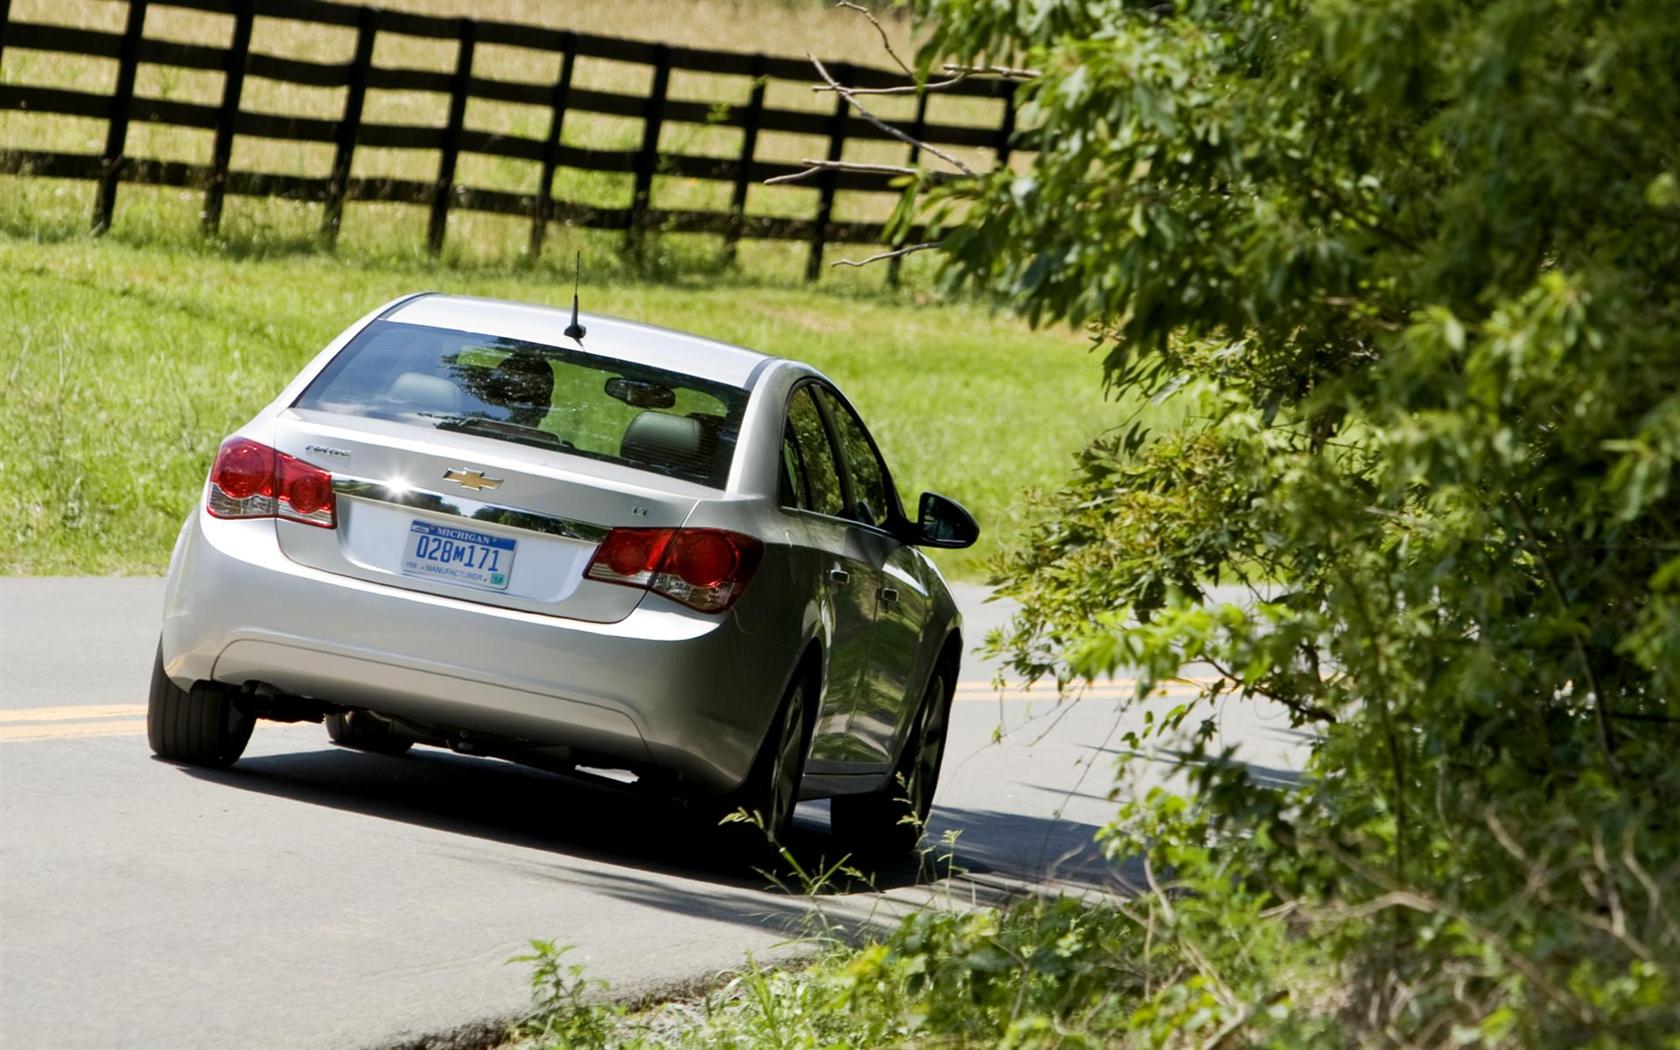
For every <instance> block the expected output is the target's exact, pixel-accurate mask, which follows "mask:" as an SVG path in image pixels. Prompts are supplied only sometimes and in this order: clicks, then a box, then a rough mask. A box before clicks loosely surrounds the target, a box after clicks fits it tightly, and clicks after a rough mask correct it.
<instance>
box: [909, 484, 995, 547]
mask: <svg viewBox="0 0 1680 1050" xmlns="http://www.w3.org/2000/svg"><path fill="white" fill-rule="evenodd" d="M979 538H980V526H979V524H978V523H977V522H975V520H974V515H972V514H970V513H969V512H968V511H966V510H964V509H963V505H962V504H960V503H958V502H957V501H956V500H952V499H946V498H945V497H944V496H941V495H940V494H939V493H937V492H924V493H922V502H921V506H920V508H919V509H918V510H917V513H916V540H915V542H916V543H917V544H919V545H920V546H923V547H946V548H951V549H957V548H961V547H972V546H974V541H975V540H977V539H979Z"/></svg>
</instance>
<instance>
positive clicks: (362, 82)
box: [321, 7, 379, 248]
mask: <svg viewBox="0 0 1680 1050" xmlns="http://www.w3.org/2000/svg"><path fill="white" fill-rule="evenodd" d="M378 32H379V9H378V8H377V7H364V8H362V9H361V10H360V11H358V12H357V13H356V53H355V55H354V56H353V57H352V58H351V59H350V83H349V84H348V85H346V87H345V91H344V116H343V118H342V119H340V120H339V122H338V127H337V129H336V130H335V134H336V147H337V148H336V149H335V150H334V151H333V166H332V174H331V175H330V176H329V177H328V178H327V200H326V207H325V208H323V209H322V211H321V239H322V240H323V241H325V242H326V245H327V247H329V248H331V247H333V246H334V245H335V244H337V243H338V227H339V224H340V222H342V220H343V218H344V195H345V193H347V192H348V191H349V188H350V165H351V162H352V161H354V160H355V158H356V136H357V134H359V133H360V131H361V127H362V103H363V102H364V101H366V99H367V82H368V67H369V66H371V65H373V38H374V35H375V34H376V33H378Z"/></svg>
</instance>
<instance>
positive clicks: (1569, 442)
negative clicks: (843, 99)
mask: <svg viewBox="0 0 1680 1050" xmlns="http://www.w3.org/2000/svg"><path fill="white" fill-rule="evenodd" d="M918 10H919V13H920V14H921V15H922V16H923V17H924V18H925V19H926V20H927V22H928V25H929V27H930V29H931V39H930V40H929V43H928V45H927V47H926V49H925V50H924V52H923V56H922V60H923V63H924V66H926V67H931V66H932V65H933V64H934V63H935V62H946V61H953V60H955V61H959V62H967V63H988V62H993V63H1003V64H1008V65H1013V66H1022V65H1024V66H1028V67H1031V68H1033V69H1036V70H1038V71H1039V72H1040V73H1041V74H1042V75H1041V76H1039V77H1037V78H1036V79H1033V80H1031V81H1029V82H1027V83H1025V84H1023V85H1022V86H1021V95H1020V98H1021V101H1022V103H1023V107H1022V114H1021V116H1022V126H1024V127H1027V128H1030V129H1032V130H1031V132H1030V134H1031V135H1032V136H1033V138H1034V140H1035V144H1036V146H1037V149H1038V152H1037V154H1036V156H1035V158H1034V160H1033V162H1032V164H1031V166H1030V168H1027V169H1026V170H1023V171H1019V172H1001V173H997V174H994V175H992V176H990V177H985V178H981V179H978V180H972V181H963V182H957V183H946V184H944V185H940V186H934V187H932V188H931V189H929V190H928V192H929V193H930V194H931V207H932V209H933V217H934V218H935V219H936V221H937V220H939V219H941V218H943V221H944V223H945V224H946V225H947V226H948V227H949V228H948V229H947V232H946V233H945V245H946V248H947V250H948V252H949V259H948V265H947V278H948V280H949V281H950V282H951V283H952V284H953V285H954V286H969V287H978V288H981V289H984V290H987V291H990V292H994V293H996V294H999V295H1001V296H1004V297H1006V298H1008V299H1009V300H1010V301H1012V302H1014V303H1016V304H1017V305H1018V306H1019V308H1020V309H1021V310H1023V311H1024V312H1025V313H1026V314H1027V315H1028V316H1029V317H1031V318H1033V319H1034V320H1037V321H1042V322H1049V321H1063V320H1065V321H1072V322H1075V323H1078V324H1082V325H1086V326H1088V327H1089V328H1090V330H1091V331H1092V333H1093V336H1094V339H1095V342H1096V345H1097V347H1098V348H1099V349H1100V351H1101V352H1102V353H1103V355H1104V358H1105V363H1106V369H1107V376H1108V380H1109V382H1110V383H1111V384H1113V385H1114V386H1115V387H1118V388H1122V389H1124V390H1127V391H1133V392H1135V391H1143V392H1145V393H1148V394H1150V395H1151V396H1154V397H1157V398H1168V397H1170V398H1173V399H1176V400H1178V401H1180V402H1182V403H1184V404H1185V405H1187V406H1189V407H1188V410H1187V422H1186V424H1185V425H1184V426H1183V427H1180V428H1176V429H1175V430H1174V431H1173V432H1172V433H1168V434H1162V435H1159V436H1154V435H1149V434H1147V433H1145V432H1143V431H1142V429H1141V428H1137V427H1134V428H1131V429H1124V428H1122V429H1117V430H1116V431H1115V432H1113V433H1112V434H1110V435H1108V436H1106V437H1104V438H1102V439H1100V440H1098V441H1097V442H1096V443H1095V444H1093V445H1092V446H1091V447H1090V448H1089V450H1088V451H1087V452H1086V453H1085V454H1084V456H1083V457H1082V459H1081V461H1080V464H1079V470H1078V474H1077V476H1076V477H1075V478H1074V479H1073V480H1072V482H1071V483H1070V484H1069V485H1068V487H1067V488H1066V489H1065V490H1064V491H1062V492H1060V493H1058V494H1057V495H1055V496H1054V497H1053V498H1050V499H1049V500H1048V501H1047V504H1046V506H1045V507H1044V510H1045V511H1046V513H1045V515H1044V518H1043V522H1042V524H1040V525H1039V526H1038V527H1037V528H1036V529H1035V530H1034V531H1033V532H1032V534H1031V536H1030V537H1029V538H1028V540H1027V542H1026V543H1025V544H1024V546H1023V547H1022V549H1020V550H1019V551H1018V552H1017V553H1016V554H1014V555H1013V556H1012V557H1010V558H1008V559H1006V560H1005V561H1004V562H1003V563H1002V564H1001V566H1000V573H1001V582H1002V583H1003V585H1004V587H1005V589H1006V591H1007V592H1008V593H1011V594H1013V595H1015V596H1016V597H1018V598H1019V599H1020V600H1021V601H1022V603H1023V605H1024V609H1023V611H1022V613H1021V615H1020V616H1019V617H1018V618H1017V619H1016V620H1015V622H1014V623H1013V624H1012V626H1011V627H1010V629H1009V630H1008V631H1007V632H1006V634H1005V636H1004V637H1003V638H1001V639H1000V640H999V643H998V644H1000V646H1001V647H1002V648H1004V650H1005V651H1006V652H1008V653H1009V654H1010V656H1011V658H1012V660H1013V662H1014V665H1015V667H1016V669H1017V670H1018V671H1021V672H1024V673H1026V674H1028V675H1030V676H1043V675H1053V676H1056V677H1058V678H1059V679H1062V680H1073V679H1080V678H1088V677H1097V676H1103V675H1107V674H1110V673H1113V672H1114V671H1115V670H1116V669H1118V668H1121V667H1129V666H1140V667H1142V668H1144V669H1145V672H1146V673H1145V675H1144V681H1143V682H1142V684H1141V685H1140V691H1139V696H1140V698H1141V697H1143V696H1145V695H1146V694H1147V692H1148V689H1149V686H1150V685H1151V684H1152V682H1153V681H1154V680H1157V679H1160V678H1165V677H1168V676H1172V675H1174V674H1176V673H1178V672H1179V669H1180V668H1181V667H1182V666H1183V665H1185V664H1188V663H1192V662H1196V661H1206V662H1208V663H1210V664H1212V665H1213V666H1214V667H1216V668H1217V669H1218V670H1219V671H1221V672H1223V674H1224V675H1225V676H1226V681H1225V682H1223V683H1221V684H1220V685H1218V686H1215V687H1212V688H1211V689H1210V690H1209V691H1208V693H1207V694H1204V696H1203V698H1202V701H1201V703H1202V704H1203V705H1206V704H1208V703H1209V702H1211V701H1212V700H1213V699H1214V697H1215V695H1216V694H1218V693H1220V692H1226V693H1229V692H1231V691H1235V692H1236V693H1239V694H1241V695H1242V696H1245V697H1262V698H1268V699H1270V700H1273V701H1276V702H1278V703H1281V704H1283V705H1285V706H1286V707H1287V708H1289V710H1290V711H1291V712H1293V715H1294V718H1295V720H1296V723H1297V725H1298V726H1301V727H1305V728H1309V729H1310V730H1311V731H1312V732H1313V733H1314V734H1316V737H1317V743H1316V745H1315V747H1314V753H1313V757H1312V760H1311V765H1310V768H1309V770H1308V771H1307V775H1306V776H1305V778H1304V780H1303V782H1302V783H1301V784H1300V785H1299V787H1297V788H1294V789H1289V790H1283V791H1279V790H1274V789H1270V788H1262V787H1260V786H1257V785H1256V784H1255V783H1254V782H1252V781H1251V780H1249V779H1248V778H1247V777H1246V776H1245V775H1244V773H1243V769H1242V766H1241V765H1240V763H1239V762H1237V761H1235V760H1233V759H1232V756H1230V755H1229V754H1224V755H1221V754H1211V753H1209V752H1210V750H1211V747H1212V745H1210V744H1209V743H1208V739H1209V738H1208V736H1207V735H1206V734H1205V733H1202V734H1196V733H1192V736H1194V737H1195V738H1196V739H1197V740H1198V741H1199V742H1200V743H1199V744H1198V746H1196V747H1193V748H1191V753H1190V754H1189V755H1188V757H1187V761H1188V762H1189V763H1191V766H1190V767H1189V768H1194V769H1195V770H1196V771H1197V772H1196V773H1195V791H1194V792H1193V793H1192V794H1191V795H1189V796H1188V797H1186V798H1170V797H1167V796H1164V795H1157V796H1155V797H1152V798H1150V799H1146V800H1135V801H1133V802H1131V803H1129V804H1128V805H1127V806H1126V807H1125V810H1124V812H1123V814H1122V816H1121V819H1120V820H1119V822H1118V823H1117V824H1116V826H1115V828H1114V829H1113V830H1114V836H1115V837H1114V839H1113V844H1114V846H1115V848H1116V849H1117V850H1120V849H1133V848H1135V849H1141V850H1144V851H1146V852H1148V853H1149V855H1151V856H1152V858H1153V859H1154V860H1155V862H1156V863H1157V865H1159V866H1160V867H1161V868H1162V869H1163V870H1166V869H1168V868H1170V869H1171V870H1172V872H1173V875H1174V877H1175V878H1176V879H1177V880H1178V881H1180V882H1181V883H1184V884H1186V885H1188V886H1189V887H1190V888H1192V889H1195V890H1197V891H1198V892H1200V893H1204V894H1219V893H1229V894H1235V895H1238V897H1239V898H1240V899H1242V900H1245V901H1247V902H1248V905H1249V907H1248V908H1247V910H1246V913H1245V915H1244V917H1243V918H1242V919H1241V920H1240V921H1241V922H1243V923H1245V924H1246V925H1247V927H1248V928H1250V929H1251V930H1252V931H1253V934H1252V935H1253V936H1254V937H1255V943H1256V944H1266V943H1276V942H1275V941H1274V940H1269V939H1268V937H1269V934H1267V933H1266V932H1265V931H1268V930H1271V929H1273V928H1275V927H1277V926H1279V925H1280V924H1288V925H1290V926H1291V927H1292V928H1293V929H1294V930H1295V931H1296V932H1297V933H1298V934H1304V935H1305V936H1304V937H1298V938H1296V939H1297V940H1299V941H1301V942H1302V947H1303V950H1308V947H1309V946H1310V950H1311V951H1313V952H1319V953H1322V961H1323V964H1324V965H1325V966H1326V967H1328V968H1329V972H1330V973H1332V974H1333V975H1334V977H1333V979H1334V981H1335V982H1336V984H1337V985H1338V986H1339V989H1340V990H1339V992H1338V993H1337V994H1334V995H1328V996H1321V997H1319V998H1318V1000H1317V1001H1308V1000H1306V999H1304V998H1303V997H1300V996H1295V995H1292V994H1291V989H1290V988H1288V987H1287V986H1285V985H1283V984H1281V983H1277V982H1268V981H1267V980H1265V979H1264V976H1263V974H1264V971H1263V969H1262V970H1261V971H1259V974H1260V977H1259V979H1258V980H1255V981H1251V982H1250V983H1248V984H1247V985H1246V986H1239V985H1236V984H1228V985H1227V991H1226V994H1225V995H1224V996H1223V997H1222V998H1221V1002H1220V1009H1221V1010H1223V1011H1225V1012H1226V1013H1228V1014H1230V1015H1232V1016H1238V1015H1242V1014H1244V1013H1245V1012H1247V1013H1248V1014H1251V1015H1253V1017H1252V1020H1250V1021H1249V1022H1248V1024H1247V1032H1246V1035H1245V1038H1250V1039H1256V1040H1261V1041H1277V1042H1290V1041H1292V1040H1293V1039H1294V1038H1295V1036H1293V1035H1291V1034H1290V1033H1292V1032H1293V1033H1296V1034H1297V1035H1298V1033H1299V1032H1300V1031H1304V1030H1305V1029H1297V1028H1293V1027H1291V1025H1293V1024H1297V1023H1299V1022H1300V1021H1301V1018H1302V1015H1303V1014H1304V1013H1311V1014H1313V1015H1315V1016H1318V1017H1319V1018H1321V1019H1323V1020H1325V1021H1326V1022H1327V1023H1328V1022H1334V1025H1335V1028H1334V1030H1335V1031H1336V1032H1339V1033H1340V1038H1341V1039H1344V1040H1346V1041H1350V1042H1358V1043H1362V1044H1394V1045H1407V1046H1410V1045H1430V1046H1434V1045H1443V1044H1446V1043H1458V1044H1465V1043H1477V1042H1481V1043H1485V1044H1488V1045H1504V1044H1520V1045H1551V1046H1570V1047H1573V1046H1581V1045H1602V1046H1609V1045H1669V1046H1675V1045H1680V1035H1677V1033H1680V886H1677V885H1676V880H1677V876H1680V731H1677V729H1680V489H1677V487H1676V485H1675V480H1676V458H1677V457H1680V183H1677V178H1680V104H1677V99H1680V18H1676V17H1675V10H1674V6H1673V4H1672V3H1670V2H1668V0H1623V2H1618V3H1598V2H1591V0H1484V2H1473V3H1465V2H1462V0H1408V2H1404V3H1380V4H1378V3H1368V2H1359V0H1244V2H1233V0H1223V2H1211V0H1210V2H1201V0H1185V2H1181V3H1171V4H1153V3H1142V2H1122V0H1078V2H1074V0H1068V2H1039V3H1025V2H1008V0H920V2H919V3H918ZM912 192H915V190H914V189H913V190H912ZM956 215H963V216H967V218H966V220H965V222H964V223H963V224H961V225H957V224H955V223H954V221H953V218H952V217H953V216H956ZM1210 582H1225V583H1233V582H1234V583H1238V584H1245V585H1248V586H1249V587H1250V588H1251V589H1252V593H1253V595H1254V600H1252V601H1250V602H1245V603H1241V604H1218V603H1216V602H1213V601H1212V600H1211V599H1210V596H1209V593H1208V590H1207V585H1208V584H1209V583H1210ZM1140 702H1142V701H1141V700H1140ZM1201 717H1204V716H1203V715H1201V714H1199V713H1198V712H1197V711H1195V710H1190V711H1184V710H1180V711H1176V712H1172V717H1170V718H1167V719H1163V720H1161V721H1160V722H1158V723H1157V724H1158V725H1161V726H1163V727H1164V728H1163V729H1162V732H1168V731H1174V730H1179V729H1182V727H1187V726H1194V725H1196V724H1197V722H1198V721H1199V719H1200V718H1201ZM1227 910H1229V909H1227ZM1232 921H1238V920H1236V919H1233V920H1232ZM1253 973H1254V972H1253V971H1251V975H1253ZM1208 979H1209V980H1210V981H1211V980H1214V979H1215V978H1212V977H1210V978H1208ZM1262 1007H1263V1008H1264V1011H1263V1012H1261V1013H1256V1011H1257V1010H1260V1008H1262ZM1268 1018H1272V1019H1276V1018H1293V1019H1294V1020H1292V1021H1290V1022H1289V1023H1288V1024H1286V1023H1284V1022H1283V1021H1278V1020H1272V1021H1268ZM1314 1030H1315V1031H1318V1033H1319V1036H1322V1035H1323V1031H1322V1030H1318V1029H1314Z"/></svg>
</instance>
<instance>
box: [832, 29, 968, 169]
mask: <svg viewBox="0 0 1680 1050" xmlns="http://www.w3.org/2000/svg"><path fill="white" fill-rule="evenodd" d="M806 57H807V58H809V59H810V60H811V65H813V66H815V67H816V70H817V75H818V76H820V77H822V78H823V81H824V82H825V83H827V84H828V86H829V87H831V88H833V89H834V90H835V91H837V92H839V94H840V97H841V98H843V99H845V100H846V102H847V104H848V105H850V106H851V107H852V108H853V109H855V110H857V114H858V116H860V117H862V118H863V119H864V120H867V121H868V122H869V123H871V124H873V125H875V126H876V127H877V128H880V129H881V130H882V131H884V132H886V133H887V134H888V135H891V136H892V137H893V138H895V139H897V140H899V141H900V142H902V143H904V144H905V145H907V146H919V147H921V148H922V149H924V150H926V151H928V152H929V153H931V154H933V155H934V156H935V157H938V158H939V159H940V160H942V161H944V162H945V163H947V164H949V165H951V166H952V167H953V168H956V169H957V170H958V171H960V172H962V173H963V174H964V175H969V176H972V175H973V174H974V169H973V168H971V167H969V166H968V165H967V164H964V163H963V162H962V161H960V160H958V159H957V158H955V157H953V156H951V155H950V154H949V153H946V152H945V151H944V150H942V149H940V148H939V147H937V146H935V145H933V144H932V143H928V142H918V141H917V140H916V139H914V138H912V137H910V136H909V135H906V134H905V133H904V132H902V131H900V130H898V129H897V128H895V127H893V126H892V125H891V124H888V123H887V122H886V121H884V120H882V119H881V118H880V117H877V116H876V115H875V114H873V113H871V112H869V110H868V109H866V108H865V107H864V105H863V103H861V102H859V101H858V100H857V97H856V95H855V94H854V93H853V91H852V89H851V88H849V87H846V86H845V85H844V84H842V83H840V82H839V81H838V80H835V79H834V77H832V76H830V75H829V72H828V67H827V66H824V65H823V64H822V60H821V59H819V58H818V57H817V56H816V55H814V54H811V53H809V52H807V53H806Z"/></svg>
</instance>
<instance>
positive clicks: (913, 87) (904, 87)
mask: <svg viewBox="0 0 1680 1050" xmlns="http://www.w3.org/2000/svg"><path fill="white" fill-rule="evenodd" d="M967 79H968V78H967V77H966V76H958V77H952V78H951V79H949V80H935V81H934V82H932V83H931V84H900V85H899V86H898V87H884V88H860V87H855V88H847V90H848V91H850V92H851V93H852V94H854V95H917V94H920V93H921V92H923V91H938V90H939V89H941V88H948V87H950V86H951V85H952V84H961V83H962V82H963V81H965V80H967ZM811 90H812V91H833V90H835V89H834V88H831V87H829V86H828V85H827V84H812V85H811Z"/></svg>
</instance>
